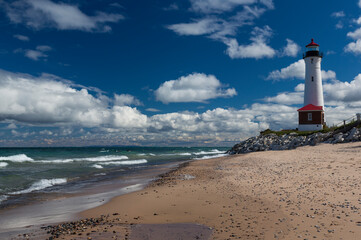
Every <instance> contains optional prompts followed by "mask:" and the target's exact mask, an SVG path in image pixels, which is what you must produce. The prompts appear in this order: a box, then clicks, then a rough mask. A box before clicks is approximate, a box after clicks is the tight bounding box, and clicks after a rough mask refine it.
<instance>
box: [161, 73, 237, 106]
mask: <svg viewBox="0 0 361 240" xmlns="http://www.w3.org/2000/svg"><path fill="white" fill-rule="evenodd" d="M236 94H237V92H236V90H235V89H234V88H228V89H223V88H222V84H221V82H220V81H219V80H218V79H217V78H216V77H215V76H213V75H206V74H203V73H193V74H189V75H187V76H182V77H180V78H178V79H177V80H170V81H166V82H164V83H163V84H162V85H160V86H159V88H158V89H157V90H156V91H155V96H156V99H157V100H158V101H161V102H163V103H170V102H205V101H207V100H209V99H213V98H219V97H232V96H235V95H236Z"/></svg>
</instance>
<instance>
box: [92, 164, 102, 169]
mask: <svg viewBox="0 0 361 240" xmlns="http://www.w3.org/2000/svg"><path fill="white" fill-rule="evenodd" d="M92 167H93V168H99V169H100V168H103V167H102V165H99V164H94V165H93V166H92Z"/></svg>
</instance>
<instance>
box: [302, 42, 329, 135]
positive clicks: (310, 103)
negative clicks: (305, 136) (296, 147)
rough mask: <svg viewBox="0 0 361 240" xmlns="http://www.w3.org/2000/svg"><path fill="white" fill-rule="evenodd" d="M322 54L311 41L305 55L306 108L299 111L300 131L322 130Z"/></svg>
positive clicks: (317, 46)
mask: <svg viewBox="0 0 361 240" xmlns="http://www.w3.org/2000/svg"><path fill="white" fill-rule="evenodd" d="M322 57H323V55H322V53H320V51H319V45H318V44H317V43H315V42H314V41H313V38H312V39H311V43H309V44H308V45H307V46H306V53H305V54H304V55H303V59H304V60H305V65H306V76H305V95H304V107H303V108H300V109H298V116H299V125H298V130H299V131H316V130H322V129H323V125H324V103H323V90H322V76H321V60H322Z"/></svg>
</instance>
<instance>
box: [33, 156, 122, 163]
mask: <svg viewBox="0 0 361 240" xmlns="http://www.w3.org/2000/svg"><path fill="white" fill-rule="evenodd" d="M126 159H128V157H127V156H117V155H109V156H100V157H90V158H70V159H54V160H38V161H35V162H38V163H70V162H109V161H115V160H126Z"/></svg>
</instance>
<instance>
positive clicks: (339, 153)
mask: <svg viewBox="0 0 361 240" xmlns="http://www.w3.org/2000/svg"><path fill="white" fill-rule="evenodd" d="M192 177H194V178H192ZM360 186H361V143H360V142H357V143H347V144H338V145H331V144H321V145H319V146H314V147H311V146H306V147H301V148H298V149H295V150H289V151H269V152H257V153H250V154H245V155H235V156H229V157H223V158H218V159H209V160H200V161H194V162H191V163H190V164H189V165H187V166H184V167H182V168H179V169H178V170H176V171H174V172H171V173H169V174H168V175H166V176H163V178H161V179H160V180H158V181H156V182H154V183H152V184H151V185H150V186H149V187H147V188H146V189H144V190H141V191H138V192H133V193H130V194H126V195H123V196H119V197H116V198H114V199H112V200H111V201H110V202H108V203H106V204H104V205H102V206H100V207H97V208H94V209H91V210H88V211H85V212H82V213H81V215H82V217H84V218H89V217H99V216H100V215H107V214H109V217H107V220H106V222H107V224H105V225H101V226H97V227H94V228H88V229H85V232H83V233H81V234H82V235H77V237H78V238H76V237H75V235H68V236H64V237H65V238H66V239H87V238H92V239H111V238H112V237H113V238H114V239H115V238H117V239H140V238H136V234H135V233H136V232H139V229H138V230H137V227H135V226H138V228H139V226H140V229H142V228H141V226H142V225H137V224H171V223H197V224H202V225H203V226H201V227H204V226H208V227H210V228H212V230H213V231H212V236H211V237H208V236H207V231H205V232H201V231H200V232H199V234H198V235H194V238H193V237H192V238H189V237H188V238H186V237H185V238H173V237H168V238H166V237H165V238H164V239H207V238H208V239H347V240H349V239H355V240H356V239H361V215H360V213H361V211H360V207H361V191H360ZM133 224H134V225H133ZM151 226H154V228H152V227H148V230H147V231H148V236H154V231H157V229H158V228H157V226H158V227H159V225H151ZM165 226H177V225H165ZM179 226H182V225H179ZM189 226H190V227H189V228H191V226H194V225H189ZM183 227H184V225H183ZM186 228H187V227H185V228H184V229H186ZM132 229H133V238H132ZM143 229H144V228H143ZM152 229H153V230H152ZM91 231H93V232H91ZM152 231H153V235H152ZM78 233H79V232H77V234H78ZM195 233H196V231H195V232H193V233H192V234H195ZM138 235H139V234H138ZM144 236H146V235H144ZM143 239H147V238H146V237H144V238H143ZM149 239H163V238H160V237H158V238H154V237H153V238H149Z"/></svg>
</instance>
